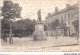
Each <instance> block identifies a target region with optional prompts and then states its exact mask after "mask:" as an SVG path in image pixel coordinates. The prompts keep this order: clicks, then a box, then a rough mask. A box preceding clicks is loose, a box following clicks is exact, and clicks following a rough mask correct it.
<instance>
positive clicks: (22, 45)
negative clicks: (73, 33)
mask: <svg viewBox="0 0 80 55" xmlns="http://www.w3.org/2000/svg"><path fill="white" fill-rule="evenodd" d="M8 40H9V38H8ZM13 40H14V43H13V44H12V45H10V44H9V41H8V42H7V43H5V42H3V41H2V42H1V43H2V44H1V47H0V51H1V52H5V51H6V52H16V51H18V52H34V51H35V52H72V51H73V52H75V51H76V52H78V51H79V45H78V42H77V40H76V39H75V38H74V37H73V38H71V37H64V38H63V37H59V38H58V39H56V38H54V37H47V40H46V41H33V39H32V38H29V37H28V38H21V39H20V38H18V37H15V38H13Z"/></svg>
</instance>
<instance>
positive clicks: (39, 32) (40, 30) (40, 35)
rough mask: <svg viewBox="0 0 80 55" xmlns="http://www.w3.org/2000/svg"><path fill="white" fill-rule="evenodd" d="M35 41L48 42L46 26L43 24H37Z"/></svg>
mask: <svg viewBox="0 0 80 55" xmlns="http://www.w3.org/2000/svg"><path fill="white" fill-rule="evenodd" d="M33 40H35V41H39V40H46V36H45V32H44V24H43V23H42V22H37V24H36V25H35V32H34V34H33Z"/></svg>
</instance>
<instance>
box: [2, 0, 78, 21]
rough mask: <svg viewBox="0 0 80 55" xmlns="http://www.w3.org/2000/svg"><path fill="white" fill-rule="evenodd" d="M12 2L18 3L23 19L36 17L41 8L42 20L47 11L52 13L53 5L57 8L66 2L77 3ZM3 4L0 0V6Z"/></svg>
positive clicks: (50, 0)
mask: <svg viewBox="0 0 80 55" xmlns="http://www.w3.org/2000/svg"><path fill="white" fill-rule="evenodd" d="M12 1H13V2H14V3H18V4H19V5H20V6H21V7H22V11H21V16H22V18H23V19H25V18H30V19H36V20H37V18H38V15H37V12H38V10H41V17H42V20H45V17H46V16H47V14H48V13H53V12H54V11H55V7H58V9H59V10H61V9H64V8H66V4H71V5H73V4H75V3H78V0H12ZM1 6H3V0H0V7H1Z"/></svg>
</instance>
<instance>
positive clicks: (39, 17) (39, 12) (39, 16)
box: [38, 10, 41, 21]
mask: <svg viewBox="0 0 80 55" xmlns="http://www.w3.org/2000/svg"><path fill="white" fill-rule="evenodd" d="M38 20H39V21H41V10H39V11H38Z"/></svg>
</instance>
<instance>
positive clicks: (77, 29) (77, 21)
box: [73, 19, 79, 36]
mask: <svg viewBox="0 0 80 55" xmlns="http://www.w3.org/2000/svg"><path fill="white" fill-rule="evenodd" d="M73 25H74V28H75V29H76V31H77V34H78V36H79V19H77V20H75V21H74V22H73Z"/></svg>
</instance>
